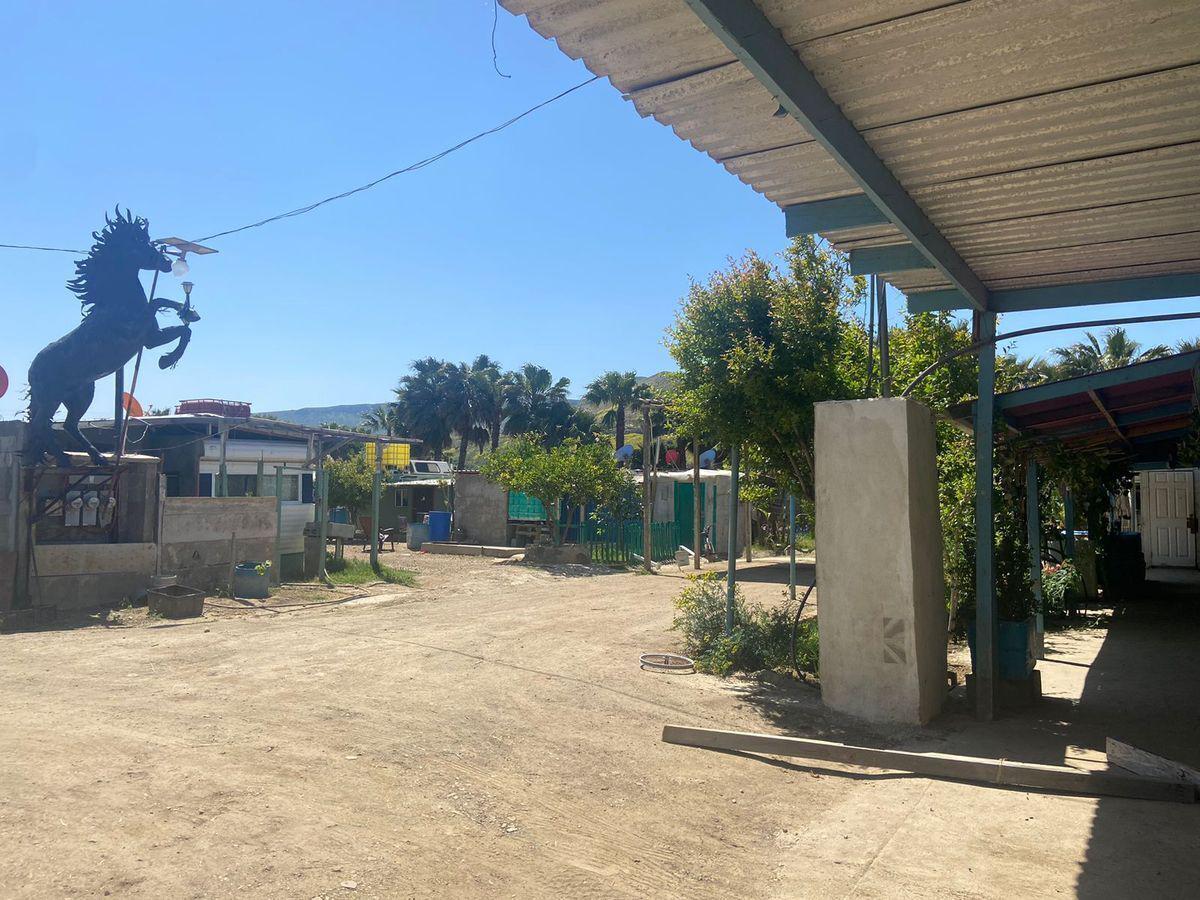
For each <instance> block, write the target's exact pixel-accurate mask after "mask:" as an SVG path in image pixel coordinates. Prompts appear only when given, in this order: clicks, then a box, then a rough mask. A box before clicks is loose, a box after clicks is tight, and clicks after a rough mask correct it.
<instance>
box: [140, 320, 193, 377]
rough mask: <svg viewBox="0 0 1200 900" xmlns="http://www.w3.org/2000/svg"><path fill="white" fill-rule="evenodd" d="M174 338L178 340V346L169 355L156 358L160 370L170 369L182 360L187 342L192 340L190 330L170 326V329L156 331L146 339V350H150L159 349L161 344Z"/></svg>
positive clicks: (167, 342)
mask: <svg viewBox="0 0 1200 900" xmlns="http://www.w3.org/2000/svg"><path fill="white" fill-rule="evenodd" d="M176 338H178V339H179V344H178V346H176V347H175V349H174V350H172V351H171V352H170V353H165V354H163V355H162V356H160V357H159V358H158V367H159V368H160V369H169V368H172V367H173V366H174V365H175V364H176V363H178V362H179V360H180V359H182V358H183V351H184V350H186V349H187V345H188V342H189V341H191V339H192V329H191V328H189V327H188V326H187V325H172V326H171V327H170V328H160V329H158V330H157V331H156V332H154V334H152V335H150V337H149V338H147V339H146V349H147V350H152V349H154V348H155V347H161V346H162V345H163V344H169V343H171V341H173V340H175V339H176Z"/></svg>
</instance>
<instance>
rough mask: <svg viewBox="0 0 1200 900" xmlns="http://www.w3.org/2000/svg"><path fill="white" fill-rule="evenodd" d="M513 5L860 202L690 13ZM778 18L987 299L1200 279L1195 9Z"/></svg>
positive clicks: (739, 141)
mask: <svg viewBox="0 0 1200 900" xmlns="http://www.w3.org/2000/svg"><path fill="white" fill-rule="evenodd" d="M501 3H502V5H503V6H504V7H505V8H506V9H508V10H509V11H510V12H514V13H523V14H525V15H527V16H528V19H529V22H530V24H531V25H532V26H533V28H534V29H535V30H536V31H538V32H539V33H540V34H542V35H544V36H546V37H551V38H553V39H555V40H556V42H557V43H558V45H559V47H560V48H562V50H563V51H564V52H565V53H567V54H568V55H569V56H572V57H575V58H579V59H582V60H583V61H584V62H585V64H586V65H587V66H588V68H589V69H591V70H592V71H593V72H595V73H597V74H600V75H606V76H608V77H609V79H610V80H611V81H612V83H613V84H614V85H615V86H616V87H617V88H619V89H620V90H621V91H622V92H623V93H624V94H625V95H626V97H627V98H628V99H630V100H631V101H632V102H633V104H634V105H635V107H636V108H637V110H638V112H639V113H641V114H642V115H643V116H651V117H653V118H655V119H656V120H657V121H659V122H662V123H663V124H665V125H667V126H669V127H670V128H671V129H672V130H674V132H675V133H676V134H677V135H678V136H679V137H680V138H682V139H683V140H686V141H688V142H689V143H691V144H692V145H693V146H694V147H695V148H696V149H698V150H701V151H703V152H705V153H707V154H709V155H710V156H711V157H712V158H713V159H715V160H716V161H718V162H720V163H721V164H722V165H724V166H725V167H726V169H728V170H729V171H730V172H731V173H733V174H734V175H736V176H737V177H738V178H740V179H741V180H742V181H743V182H745V183H746V184H748V185H750V186H751V187H753V188H754V189H755V190H757V191H759V192H761V193H763V194H764V195H765V196H766V197H767V198H768V199H770V200H771V201H773V202H775V203H776V204H778V205H780V206H786V205H789V204H793V203H801V202H806V201H812V200H819V199H825V198H829V197H838V196H847V195H852V194H857V193H859V192H860V189H859V188H858V186H857V184H856V182H855V181H854V180H853V179H852V178H851V177H850V176H849V175H848V174H847V173H846V172H845V171H843V170H842V169H841V167H840V166H839V165H838V163H836V162H835V161H834V160H833V158H832V157H830V156H829V154H828V153H827V152H826V151H825V150H824V149H822V147H821V146H820V145H818V144H817V143H816V142H815V141H814V140H813V139H812V138H811V137H810V136H809V135H808V133H807V132H805V130H804V129H803V128H802V127H801V126H800V125H799V123H797V122H796V121H795V120H794V119H792V118H791V117H775V116H774V115H773V113H774V112H775V111H776V109H777V107H778V103H777V101H776V99H775V98H774V97H773V96H772V95H771V93H770V92H769V91H768V90H767V89H766V88H765V87H763V86H762V85H761V84H760V83H759V82H758V81H757V79H755V77H754V76H753V75H752V74H751V73H750V72H749V71H748V70H747V69H746V68H745V67H744V66H743V65H742V64H741V63H740V62H737V61H736V60H735V59H734V58H733V56H732V55H731V53H730V52H729V51H728V50H727V49H726V47H725V46H724V44H722V43H721V42H720V40H718V39H717V37H716V36H715V35H713V34H712V33H711V32H709V30H708V29H707V27H706V26H705V25H704V24H703V23H702V22H701V21H700V20H699V19H698V18H697V17H696V16H695V14H693V13H692V12H691V10H689V9H688V8H687V6H686V5H685V4H684V3H683V2H682V0H501ZM758 5H759V7H760V8H761V9H762V11H763V12H764V13H765V14H766V16H767V18H768V19H769V20H770V21H771V23H772V24H774V25H775V26H776V27H777V28H778V29H779V30H780V32H781V33H782V34H783V36H784V38H785V40H787V42H788V43H789V44H790V45H791V46H792V48H793V49H794V50H795V51H796V53H797V55H798V56H799V57H800V59H801V60H802V61H803V62H804V64H805V65H806V66H807V67H808V68H809V69H810V70H811V71H812V72H813V74H814V75H815V76H816V77H817V79H818V80H819V81H820V82H821V84H822V85H823V86H824V87H825V89H826V91H827V92H828V93H829V95H830V96H831V97H832V98H833V100H834V101H835V102H836V103H838V104H839V106H840V107H841V109H842V111H843V112H844V113H845V114H846V116H847V117H848V118H849V119H850V120H851V122H852V123H853V124H854V126H855V127H856V128H857V129H858V130H859V132H860V133H861V134H862V135H863V136H864V138H865V139H866V140H867V142H868V143H869V144H870V145H871V147H872V149H874V151H875V152H876V153H877V154H878V155H879V157H880V158H881V159H882V160H883V162H884V163H885V164H886V165H887V166H888V168H889V169H890V170H891V171H892V173H893V174H894V175H895V176H896V177H897V178H898V179H899V180H900V182H901V184H903V186H904V187H905V189H906V190H907V191H908V192H909V193H910V194H911V195H912V197H913V199H914V200H916V201H917V203H918V204H919V205H920V206H921V207H922V209H924V211H925V213H926V214H927V215H928V216H929V218H930V219H931V220H932V221H933V223H934V224H935V225H936V226H937V227H938V228H939V229H940V230H941V231H942V232H943V234H944V235H945V236H946V238H947V239H948V240H949V241H950V243H951V244H952V245H953V246H954V247H955V249H956V250H958V252H959V253H960V254H961V255H962V257H963V258H964V259H965V260H966V261H967V263H968V264H969V265H970V266H971V267H972V269H974V270H975V272H976V274H978V275H979V277H980V278H982V280H983V281H984V283H985V284H986V285H987V286H988V288H989V289H998V288H1009V287H1035V286H1040V285H1047V284H1059V283H1073V282H1083V281H1092V280H1108V279H1114V278H1124V277H1130V276H1132V275H1148V274H1173V273H1189V272H1200V223H1198V222H1197V217H1196V209H1197V208H1198V207H1200V2H1197V0H973V2H961V3H948V2H944V0H943V2H918V0H875V2H857V3H846V2H844V0H838V2H834V0H759V4H758ZM825 237H827V238H828V239H829V240H830V241H831V242H832V243H834V244H835V245H836V246H839V247H841V248H843V249H849V248H853V247H865V246H879V245H887V244H896V243H903V242H904V238H903V237H902V236H901V234H900V233H899V231H897V230H896V229H895V228H892V227H890V226H877V227H872V228H857V229H852V230H846V231H836V232H828V233H826V234H825ZM886 277H887V279H888V280H889V281H890V282H892V283H893V284H895V285H896V286H897V287H899V288H901V289H902V290H906V291H918V290H929V289H937V288H944V287H946V286H947V285H946V283H945V281H944V278H943V277H942V276H941V275H939V274H938V273H937V272H935V271H932V270H931V271H924V270H918V271H910V272H904V273H889V274H887V275H886Z"/></svg>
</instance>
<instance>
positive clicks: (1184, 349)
mask: <svg viewBox="0 0 1200 900" xmlns="http://www.w3.org/2000/svg"><path fill="white" fill-rule="evenodd" d="M1195 350H1200V338H1190V339H1188V340H1184V341H1180V342H1179V343H1178V344H1176V345H1175V352H1177V353H1191V352H1193V351H1195ZM151 415H153V413H151Z"/></svg>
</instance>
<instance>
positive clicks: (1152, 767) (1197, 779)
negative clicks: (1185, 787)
mask: <svg viewBox="0 0 1200 900" xmlns="http://www.w3.org/2000/svg"><path fill="white" fill-rule="evenodd" d="M1104 752H1105V755H1107V756H1108V764H1109V765H1110V766H1120V767H1121V768H1122V769H1125V770H1126V771H1128V772H1133V773H1134V774H1135V775H1143V776H1146V777H1148V778H1161V779H1165V780H1168V781H1186V782H1188V783H1189V784H1194V785H1196V786H1197V787H1200V772H1198V771H1196V770H1195V769H1193V768H1191V766H1185V765H1184V764H1183V763H1179V762H1175V760H1173V759H1167V758H1166V757H1165V756H1158V755H1156V754H1154V753H1149V752H1147V751H1145V750H1141V749H1139V748H1137V747H1134V746H1133V745H1132V744H1126V743H1124V742H1122V741H1118V740H1114V739H1113V738H1107V739H1106V740H1105V742H1104Z"/></svg>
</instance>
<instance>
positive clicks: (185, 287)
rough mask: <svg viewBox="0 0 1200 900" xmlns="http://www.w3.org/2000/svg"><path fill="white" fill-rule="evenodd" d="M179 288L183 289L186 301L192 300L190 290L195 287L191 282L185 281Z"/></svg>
mask: <svg viewBox="0 0 1200 900" xmlns="http://www.w3.org/2000/svg"><path fill="white" fill-rule="evenodd" d="M179 286H180V287H181V288H183V296H184V297H185V298H186V299H188V300H191V299H192V288H194V287H195V285H194V284H192V282H190V281H185V282H183V283H182V284H181V285H179Z"/></svg>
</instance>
